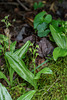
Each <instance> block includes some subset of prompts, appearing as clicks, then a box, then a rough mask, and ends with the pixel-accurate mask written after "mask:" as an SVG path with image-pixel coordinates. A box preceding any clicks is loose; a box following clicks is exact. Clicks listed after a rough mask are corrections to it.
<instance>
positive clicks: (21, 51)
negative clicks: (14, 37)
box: [14, 41, 31, 58]
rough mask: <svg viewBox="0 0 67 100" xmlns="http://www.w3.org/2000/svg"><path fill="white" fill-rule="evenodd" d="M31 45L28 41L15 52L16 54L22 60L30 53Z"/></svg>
mask: <svg viewBox="0 0 67 100" xmlns="http://www.w3.org/2000/svg"><path fill="white" fill-rule="evenodd" d="M30 43H31V42H30V41H27V42H26V43H25V44H24V45H23V46H22V47H21V48H20V49H19V50H17V51H15V53H14V54H15V55H17V56H19V57H20V58H22V57H23V56H24V55H25V54H26V52H27V51H28V48H29V46H30Z"/></svg>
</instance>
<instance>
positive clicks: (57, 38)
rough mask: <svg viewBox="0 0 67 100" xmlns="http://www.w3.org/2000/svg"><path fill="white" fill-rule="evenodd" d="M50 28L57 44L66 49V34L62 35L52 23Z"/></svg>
mask: <svg viewBox="0 0 67 100" xmlns="http://www.w3.org/2000/svg"><path fill="white" fill-rule="evenodd" d="M50 30H51V34H52V36H53V39H54V41H55V42H56V44H57V45H58V46H59V47H60V48H63V49H65V48H66V46H67V38H66V37H65V36H64V35H61V34H60V33H59V32H58V31H56V30H55V28H54V27H53V26H52V25H50Z"/></svg>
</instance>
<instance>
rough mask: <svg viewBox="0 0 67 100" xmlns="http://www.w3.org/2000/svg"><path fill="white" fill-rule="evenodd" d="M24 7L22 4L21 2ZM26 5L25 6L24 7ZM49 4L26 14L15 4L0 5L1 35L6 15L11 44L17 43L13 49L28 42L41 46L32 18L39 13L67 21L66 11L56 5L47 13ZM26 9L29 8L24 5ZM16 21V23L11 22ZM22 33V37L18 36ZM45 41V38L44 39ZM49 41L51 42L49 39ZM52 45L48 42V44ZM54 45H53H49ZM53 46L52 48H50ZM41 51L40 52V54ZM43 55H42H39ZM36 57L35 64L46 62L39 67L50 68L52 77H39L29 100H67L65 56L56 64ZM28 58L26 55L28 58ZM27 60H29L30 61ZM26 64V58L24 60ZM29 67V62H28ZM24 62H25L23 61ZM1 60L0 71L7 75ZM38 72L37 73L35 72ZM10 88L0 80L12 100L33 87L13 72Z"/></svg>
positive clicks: (43, 57) (66, 58) (66, 64)
mask: <svg viewBox="0 0 67 100" xmlns="http://www.w3.org/2000/svg"><path fill="white" fill-rule="evenodd" d="M24 4H25V3H24ZM25 5H27V4H25ZM50 5H51V3H50V2H49V5H48V4H46V5H45V6H44V7H43V8H39V9H37V10H34V9H33V7H30V8H29V9H30V11H26V10H25V9H24V8H23V7H21V6H20V5H19V6H17V5H14V4H4V3H2V4H0V34H5V33H4V29H5V25H4V23H2V22H1V20H2V19H3V18H4V17H5V16H7V15H9V22H10V23H11V24H12V25H11V26H10V27H9V29H10V34H11V41H15V40H16V41H17V45H16V49H19V48H20V47H21V46H23V44H24V43H26V41H27V40H30V41H31V42H32V43H34V44H35V45H36V44H37V43H40V41H41V40H42V38H40V37H38V36H37V34H35V30H34V27H33V21H34V17H35V16H36V15H37V14H38V13H39V12H41V11H46V12H47V13H49V14H51V15H52V17H53V19H58V18H60V19H61V20H67V9H66V8H64V7H59V6H57V4H56V5H55V6H54V7H53V8H52V9H51V10H50ZM27 7H28V6H27ZM14 19H15V22H13V20H14ZM19 34H21V36H20V35H19ZM46 39H47V40H49V39H48V37H46ZM49 42H50V40H49ZM50 43H51V42H50ZM52 45H54V44H52ZM53 47H54V46H53ZM49 50H50V49H49ZM41 52H42V51H41ZM42 55H43V52H42ZM42 55H41V56H38V57H37V60H36V65H37V66H38V65H39V64H41V63H43V62H44V61H46V60H47V59H48V60H49V61H48V62H46V63H45V64H44V65H43V66H41V68H43V67H45V66H46V67H49V68H50V69H51V70H52V71H53V74H52V75H44V74H42V75H41V77H40V79H39V81H38V91H37V92H36V94H34V96H33V98H32V100H67V57H64V58H59V59H58V60H57V61H56V62H55V61H54V60H53V58H52V57H51V56H52V54H51V56H49V57H51V59H49V57H47V56H48V55H47V54H45V55H47V56H42ZM27 56H28V55H27ZM29 59H30V58H29ZM24 61H25V59H24ZM28 61H29V62H28V65H29V63H31V62H30V60H28ZM25 63H26V62H25ZM4 64H5V62H4V60H3V58H2V56H1V57H0V67H1V68H0V70H2V71H3V72H5V73H6V71H7V69H4ZM37 72H38V70H37ZM14 77H15V78H14V82H13V86H12V87H9V86H8V85H7V83H6V82H5V80H3V79H0V82H1V83H2V84H3V85H4V86H5V87H6V88H7V89H8V91H9V93H10V95H11V97H12V98H13V100H16V99H17V98H18V97H19V96H21V95H22V94H24V93H26V92H27V91H28V90H32V89H33V88H32V87H31V85H30V84H29V83H27V82H26V81H24V80H23V79H21V78H20V77H19V76H18V75H17V74H16V73H15V76H14Z"/></svg>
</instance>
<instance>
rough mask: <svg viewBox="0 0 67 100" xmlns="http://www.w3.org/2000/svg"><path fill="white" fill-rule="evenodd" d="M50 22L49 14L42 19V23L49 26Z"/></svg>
mask: <svg viewBox="0 0 67 100" xmlns="http://www.w3.org/2000/svg"><path fill="white" fill-rule="evenodd" d="M51 21H52V16H51V15H50V14H48V15H46V17H45V18H44V22H46V23H47V24H49V23H50V22H51Z"/></svg>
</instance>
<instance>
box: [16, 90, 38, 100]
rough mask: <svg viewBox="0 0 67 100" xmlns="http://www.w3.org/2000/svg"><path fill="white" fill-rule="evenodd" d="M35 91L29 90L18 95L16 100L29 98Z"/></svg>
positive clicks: (28, 99) (27, 99) (29, 99)
mask: <svg viewBox="0 0 67 100" xmlns="http://www.w3.org/2000/svg"><path fill="white" fill-rule="evenodd" d="M35 92H36V90H32V91H29V92H27V93H25V94H24V95H22V96H20V97H19V98H18V99H17V100H31V98H32V97H33V95H34V94H35Z"/></svg>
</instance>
